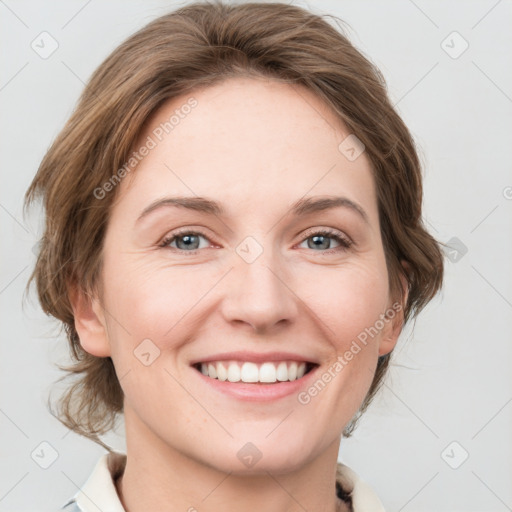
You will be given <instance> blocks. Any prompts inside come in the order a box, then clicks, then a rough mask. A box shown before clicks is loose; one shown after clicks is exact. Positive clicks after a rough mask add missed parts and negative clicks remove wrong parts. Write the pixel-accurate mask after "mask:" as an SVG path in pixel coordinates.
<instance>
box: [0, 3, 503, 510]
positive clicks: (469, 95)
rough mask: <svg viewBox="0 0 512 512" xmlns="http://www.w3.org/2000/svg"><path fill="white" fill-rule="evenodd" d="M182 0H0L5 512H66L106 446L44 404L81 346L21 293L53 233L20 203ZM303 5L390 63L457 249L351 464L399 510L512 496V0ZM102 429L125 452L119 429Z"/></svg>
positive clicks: (436, 226) (429, 202)
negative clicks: (103, 79)
mask: <svg viewBox="0 0 512 512" xmlns="http://www.w3.org/2000/svg"><path fill="white" fill-rule="evenodd" d="M184 3H186V2H181V3H179V4H178V3H176V2H171V1H154V0H153V1H145V2H143V1H141V0H138V1H122V2H121V1H103V2H100V1H99V0H92V1H74V0H73V1H70V0H65V1H64V0H59V1H53V2H51V3H50V2H38V1H35V0H31V1H18V2H15V1H14V0H0V42H1V47H2V57H1V58H2V62H1V75H0V105H1V112H2V115H1V118H0V125H1V130H2V132H1V137H0V144H1V148H0V149H1V151H0V154H1V169H2V171H1V172H2V187H1V188H0V230H1V240H2V252H1V254H2V260H1V269H0V305H1V306H0V308H1V315H2V316H1V324H0V325H1V329H2V343H1V350H2V352H1V355H2V357H1V358H0V365H1V372H0V379H1V382H0V392H1V396H0V398H1V402H0V429H1V436H0V445H1V470H0V511H2V512H3V511H16V512H21V511H31V512H33V511H34V510H41V511H52V510H56V509H57V508H58V507H59V506H60V505H62V504H63V502H64V501H66V500H67V498H69V497H70V496H71V495H73V494H74V493H75V492H76V491H77V489H78V486H79V485H81V484H83V483H84V481H85V479H86V478H87V477H88V475H89V474H90V472H91V470H92V468H93V467H94V465H95V463H96V461H97V459H98V457H99V456H100V455H101V454H102V453H104V451H103V450H102V449H101V448H100V447H97V446H96V445H95V444H93V443H92V442H90V441H88V440H86V439H82V438H80V437H78V436H76V435H75V434H74V433H70V432H69V431H68V430H67V429H66V428H65V427H64V426H62V425H61V424H60V423H59V422H58V421H57V420H56V419H55V418H54V417H53V416H52V415H51V414H50V413H49V412H48V411H47V409H46V406H45V402H46V398H47V395H48V393H49V391H50V389H54V393H57V392H58V390H59V385H53V382H54V381H55V380H56V379H57V378H58V377H59V376H60V375H61V373H60V372H59V371H58V370H57V368H55V367H54V363H55V362H60V363H64V362H66V354H67V352H66V351H67V345H66V343H65V341H64V338H63V336H62V335H60V334H59V332H58V330H57V329H56V328H55V324H53V323H51V322H50V321H48V319H46V318H45V316H44V315H43V314H42V312H41V311H40V310H39V308H38V306H37V303H36V301H35V298H34V294H31V295H29V297H28V298H27V300H26V301H25V303H24V305H23V306H22V301H23V291H24V287H25V284H26V281H27V278H28V277H29V273H30V271H31V267H32V265H33V263H34V259H35V258H34V254H33V253H32V248H33V246H34V244H35V242H36V240H37V238H38V232H39V230H40V219H38V218H37V215H34V216H32V217H30V218H29V219H24V218H23V216H22V199H23V194H24V192H25V190H26V188H27V187H28V185H29V183H30V181H31V179H32V177H33V175H34V173H35V171H36V169H37V167H38V163H39V161H40V160H41V158H42V157H43V155H44V153H45V151H46V149H47V148H48V146H49V145H50V143H51V141H52V140H53V139H54V137H55V136H56V135H57V133H58V132H59V130H60V128H61V127H62V126H63V124H64V122H65V121H66V119H67V118H68V117H69V115H70V114H71V111H72V109H73V106H74V104H75V102H76V100H77V98H78V96H79V94H80V92H81V91H82V89H83V86H84V82H85V81H86V80H87V79H88V78H89V76H90V74H91V73H92V71H93V70H94V69H95V68H96V67H97V66H98V65H99V64H100V63H101V62H102V60H103V59H104V58H105V57H106V56H107V55H108V54H109V53H110V51H111V50H112V49H113V48H114V47H115V46H117V45H118V44H119V43H120V42H121V41H122V40H123V39H125V38H126V37H127V36H128V35H130V34H131V33H133V32H134V31H135V30H136V29H137V28H139V27H141V26H142V25H144V24H146V23H147V22H149V21H150V20H152V19H154V18H155V17H157V16H159V15H161V14H163V13H165V12H168V11H170V10H172V9H173V8H174V7H175V6H177V5H183V4H184ZM294 3H295V4H297V5H302V6H305V7H309V8H310V9H311V10H313V11H314V12H316V13H319V14H322V13H331V14H335V15H337V16H339V17H341V18H342V19H344V20H345V21H346V22H348V23H349V25H350V27H351V29H350V31H349V33H348V35H349V37H350V38H351V40H352V41H353V42H354V44H356V46H358V47H359V48H360V49H361V50H362V51H363V52H364V53H365V54H367V55H368V56H369V57H370V58H371V59H372V60H373V61H374V62H375V63H376V64H377V65H378V66H379V67H380V69H381V70H382V72H383V73H384V76H385V77H386V79H387V81H388V85H389V91H390V95H391V97H392V99H393V101H394V103H395V104H396V105H397V108H398V110H399V112H400V114H401V115H402V116H403V118H404V120H405V122H406V123H407V124H408V126H409V127H410V129H411V131H412V133H413V135H414V137H415V139H416V141H417V143H418V145H419V147H420V153H421V158H422V161H423V162H424V168H425V218H426V221H427V223H428V225H429V227H430V229H431V231H432V233H433V234H434V235H435V236H436V237H437V238H438V239H439V240H440V241H442V242H449V241H451V242H450V245H452V246H453V247H454V250H453V251H450V253H449V254H447V259H446V281H445V287H444V291H443V292H442V294H441V295H439V296H438V297H437V298H436V299H435V300H434V301H433V302H432V303H431V305H429V307H428V309H427V310H426V311H425V312H424V313H423V314H422V315H421V316H420V318H419V319H418V320H417V322H416V325H415V327H414V332H413V331H412V329H411V328H409V329H408V330H407V332H405V333H404V335H403V336H402V338H401V341H400V343H399V346H398V348H397V350H396V351H395V356H396V357H395V363H394V365H393V367H392V369H391V371H390V373H389V376H388V378H387V380H386V384H385V386H384V388H383V390H382V392H381V393H380V395H379V396H378V398H377V399H376V400H375V402H374V403H373V405H372V407H371V408H370V410H369V411H368V413H367V414H366V416H365V417H364V419H363V420H362V422H361V424H360V427H359V428H358V430H357V431H356V433H355V434H354V436H353V438H351V439H349V440H346V441H344V442H343V443H342V448H341V452H340V460H342V461H343V462H345V463H346V464H348V465H349V466H351V467H352V468H353V469H354V470H355V471H357V472H358V473H359V474H360V475H361V476H362V477H363V478H364V479H366V480H367V481H368V482H369V483H370V485H371V486H372V487H373V488H374V489H375V490H376V492H377V494H378V495H379V496H380V498H381V500H382V501H383V503H384V504H385V506H386V508H387V510H388V511H404V512H412V511H434V510H435V511H437V512H443V511H451V512H455V511H464V512H470V511H486V512H494V511H496V512H498V511H505V510H512V486H511V482H512V436H511V425H512V378H511V371H510V367H511V359H512V358H511V355H512V343H511V336H510V333H511V332H512V330H511V327H512V325H511V324H512V314H511V313H512V286H511V284H512V279H511V274H512V271H511V265H510V261H511V256H512V236H511V233H512V215H511V214H512V173H511V172H510V171H511V161H512V160H511V156H512V154H511V153H512V150H511V146H512V144H511V141H512V137H511V136H512V126H511V114H512V66H511V65H510V64H511V63H510V55H511V50H512V31H511V30H510V26H511V22H512V3H511V2H510V1H505V0H502V1H495V0H486V1H460V2H455V1H451V2H446V1H443V2H442V1H436V2H434V1H430V2H427V1H420V0H417V1H415V2H413V1H412V0H400V1H399V0H396V1H387V2H377V1H375V2H370V1H361V0H360V1H348V0H343V1H334V0H332V1H327V0H325V1H310V2H308V3H306V2H294ZM43 31H46V32H48V33H49V34H50V35H51V36H50V37H49V36H45V35H43V36H40V34H41V32H43ZM454 31H456V32H457V33H458V35H457V34H452V32H454ZM42 37H45V38H46V39H45V40H44V48H45V50H44V51H48V50H49V49H51V44H52V39H54V40H55V41H56V42H57V43H58V48H57V49H56V50H55V52H54V53H53V54H52V55H50V56H46V55H44V56H45V57H47V58H42V56H41V55H40V54H38V53H37V52H36V51H34V49H33V48H32V47H31V44H32V41H35V43H34V46H35V45H37V44H39V47H40V50H39V51H40V52H42V51H43V49H42V48H41V47H42V46H43V43H41V38H42ZM443 41H444V43H443ZM464 41H466V42H467V43H468V44H469V47H468V48H467V50H466V51H464V52H463V53H462V54H461V55H458V54H459V53H460V52H461V50H463V49H464V46H465V42H464ZM455 57H456V58H455ZM465 251H467V252H465ZM120 430H121V434H122V425H121V428H120ZM105 440H106V442H108V443H109V444H111V445H113V446H114V447H115V448H117V449H120V450H124V442H123V439H122V435H116V434H111V435H109V436H106V437H105ZM42 442H47V443H49V444H50V445H51V446H52V447H53V449H54V450H56V452H57V455H58V456H57V459H56V460H55V461H54V462H53V464H51V465H50V466H49V467H48V469H43V468H41V467H40V466H39V465H38V464H36V462H34V460H33V459H32V458H31V453H33V452H34V451H36V452H37V451H39V452H40V450H41V446H40V443H42ZM453 443H454V444H453ZM45 446H46V445H43V448H44V447H45ZM45 453H46V454H49V453H51V450H50V448H48V447H47V446H46V449H45ZM466 457H467V458H466Z"/></svg>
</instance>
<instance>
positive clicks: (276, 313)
mask: <svg viewBox="0 0 512 512" xmlns="http://www.w3.org/2000/svg"><path fill="white" fill-rule="evenodd" d="M271 253H272V251H271V250H269V249H266V250H265V251H264V252H263V253H262V254H261V255H260V256H259V257H258V258H257V259H256V260H255V261H253V262H252V263H248V262H247V261H245V260H244V259H243V258H241V257H239V256H238V255H237V254H235V255H234V268H233V269H232V270H231V272H230V276H229V278H228V280H227V281H228V282H227V283H226V290H227V291H226V294H225V297H224V300H223V302H222V307H221V310H222V314H223V316H224V318H225V320H226V321H227V322H229V323H231V324H243V325H246V326H250V327H251V328H252V330H254V332H255V333H256V334H268V333H271V332H273V331H275V330H276V329H280V328H282V327H283V326H285V325H286V324H290V323H293V321H294V320H295V319H296V317H297V313H298V311H299V307H298V302H299V299H298V297H297V295H296V294H295V293H294V291H293V289H292V284H291V283H290V280H291V279H290V277H289V276H290V272H289V271H287V269H286V268H284V265H283V263H282V262H281V263H280V262H279V259H278V257H275V256H274V255H273V254H271Z"/></svg>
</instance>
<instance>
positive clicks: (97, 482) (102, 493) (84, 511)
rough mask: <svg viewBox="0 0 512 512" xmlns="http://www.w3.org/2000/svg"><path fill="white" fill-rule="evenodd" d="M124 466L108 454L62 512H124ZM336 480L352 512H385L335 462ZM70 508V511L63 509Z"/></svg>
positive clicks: (352, 475)
mask: <svg viewBox="0 0 512 512" xmlns="http://www.w3.org/2000/svg"><path fill="white" fill-rule="evenodd" d="M125 465H126V454H125V453H122V452H116V451H112V452H108V453H105V454H104V455H102V456H101V457H100V459H99V460H98V462H97V463H96V466H95V468H94V470H93V472H92V473H91V475H90V476H89V478H88V479H87V481H86V482H85V484H84V485H83V486H82V488H81V490H79V491H78V492H77V493H76V494H75V495H74V496H73V497H72V498H71V499H70V500H68V501H67V502H66V503H65V504H64V505H63V507H62V510H63V511H64V512H68V511H69V512H73V511H81V512H126V511H125V509H124V508H123V505H122V503H121V501H120V500H119V496H118V494H117V490H116V487H115V484H114V480H115V478H117V476H119V475H120V474H121V473H122V472H123V471H124V468H125ZM336 480H337V481H338V482H339V483H340V484H341V486H342V488H343V489H345V490H346V491H349V492H350V493H351V497H352V506H353V509H354V512H385V510H384V507H383V505H382V503H381V502H380V500H379V498H378V497H377V495H376V494H375V493H374V491H373V490H372V489H371V488H370V486H369V485H368V484H367V483H366V482H365V481H364V480H361V478H359V476H358V475H357V474H356V473H355V472H354V471H352V469H350V468H349V467H348V466H346V465H345V464H341V463H338V471H337V474H336ZM66 507H69V508H66Z"/></svg>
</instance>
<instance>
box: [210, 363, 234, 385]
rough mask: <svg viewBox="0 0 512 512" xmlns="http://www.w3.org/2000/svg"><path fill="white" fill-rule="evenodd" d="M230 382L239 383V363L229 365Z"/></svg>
mask: <svg viewBox="0 0 512 512" xmlns="http://www.w3.org/2000/svg"><path fill="white" fill-rule="evenodd" d="M214 378H215V377H214ZM228 380H229V382H238V381H239V380H240V366H238V364H237V363H229V366H228Z"/></svg>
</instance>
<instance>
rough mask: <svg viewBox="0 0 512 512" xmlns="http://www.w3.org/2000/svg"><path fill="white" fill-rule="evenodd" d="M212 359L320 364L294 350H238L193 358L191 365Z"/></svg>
mask: <svg viewBox="0 0 512 512" xmlns="http://www.w3.org/2000/svg"><path fill="white" fill-rule="evenodd" d="M212 361H250V362H252V363H264V362H266V361H304V362H305V363H313V364H318V362H317V361H316V360H315V359H314V358H311V357H307V356H302V355H300V354H296V353H294V352H282V351H280V352H250V351H240V350H238V351H236V352H221V353H218V354H213V355H211V356H203V357H201V358H197V359H193V360H191V361H190V365H195V364H198V363H208V362H212Z"/></svg>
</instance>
